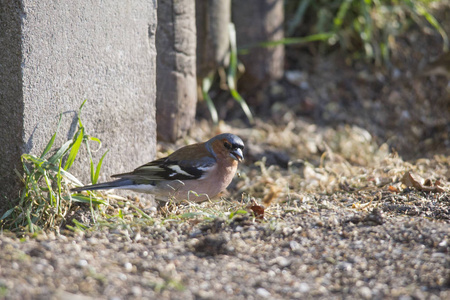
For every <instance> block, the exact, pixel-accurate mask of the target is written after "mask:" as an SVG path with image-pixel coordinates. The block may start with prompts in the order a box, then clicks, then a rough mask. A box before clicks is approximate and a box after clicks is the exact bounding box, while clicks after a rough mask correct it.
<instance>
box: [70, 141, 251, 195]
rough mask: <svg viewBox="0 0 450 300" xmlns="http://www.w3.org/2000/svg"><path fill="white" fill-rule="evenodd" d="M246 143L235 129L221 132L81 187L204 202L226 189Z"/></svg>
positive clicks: (74, 190) (77, 189)
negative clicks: (109, 178)
mask: <svg viewBox="0 0 450 300" xmlns="http://www.w3.org/2000/svg"><path fill="white" fill-rule="evenodd" d="M243 149H244V143H243V142H242V140H241V139H240V138H239V137H238V136H236V135H234V134H231V133H223V134H219V135H217V136H215V137H213V138H212V139H210V140H209V141H207V142H204V143H198V144H193V145H189V146H185V147H183V148H180V149H178V150H177V151H175V152H173V153H172V154H171V155H169V156H167V157H164V158H160V159H158V160H155V161H152V162H149V163H147V164H145V165H143V166H140V167H139V168H137V169H135V170H134V171H133V172H130V173H123V174H116V175H112V177H118V178H120V179H117V180H114V181H110V182H105V183H99V184H94V185H88V186H83V187H77V188H74V189H72V190H71V191H72V192H80V191H86V190H104V189H125V190H132V191H136V192H140V193H149V194H154V195H155V197H156V199H158V200H160V201H168V200H171V199H172V200H175V201H177V200H178V201H181V200H183V199H187V200H189V201H194V202H201V201H204V200H207V199H209V198H213V197H214V196H216V195H217V194H219V193H220V192H221V191H222V190H224V189H225V188H226V187H227V186H228V185H229V184H230V182H231V180H232V179H233V177H234V175H235V174H236V170H237V167H238V162H240V161H242V160H243V159H244V155H243V152H242V150H243Z"/></svg>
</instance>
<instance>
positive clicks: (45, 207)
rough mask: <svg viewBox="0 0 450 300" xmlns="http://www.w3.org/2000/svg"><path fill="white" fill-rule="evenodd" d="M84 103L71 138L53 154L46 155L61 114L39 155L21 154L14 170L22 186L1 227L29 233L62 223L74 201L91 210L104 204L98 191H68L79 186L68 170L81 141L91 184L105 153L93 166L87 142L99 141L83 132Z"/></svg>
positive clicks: (50, 147)
mask: <svg viewBox="0 0 450 300" xmlns="http://www.w3.org/2000/svg"><path fill="white" fill-rule="evenodd" d="M85 103H86V101H84V102H83V103H82V105H81V106H80V108H79V111H78V130H77V131H76V133H75V134H74V137H73V138H72V139H70V140H69V141H67V142H66V143H64V144H63V145H62V146H61V147H60V148H59V149H58V150H57V151H56V152H55V153H54V154H53V155H51V156H49V153H50V151H51V150H52V148H53V144H54V142H55V139H56V135H57V133H58V130H59V127H60V124H61V118H62V115H60V118H59V121H58V126H57V129H56V132H55V133H54V134H53V136H52V137H51V139H50V141H49V142H48V143H47V146H46V147H45V149H44V151H43V152H42V154H41V155H40V156H35V155H32V154H23V155H22V157H21V159H22V166H23V174H21V173H19V172H18V171H16V172H17V174H18V175H19V177H20V178H21V180H22V182H23V189H22V191H21V192H20V198H19V200H18V204H17V205H16V206H14V207H13V208H11V209H9V210H7V211H6V212H5V213H4V214H3V216H2V217H1V219H0V221H1V222H2V223H1V226H2V228H5V229H10V230H13V231H28V232H35V231H40V230H45V229H55V228H58V227H59V226H61V224H62V223H63V220H64V218H65V217H66V215H67V214H68V212H69V211H70V209H71V206H72V203H73V202H81V203H89V204H90V207H91V210H93V207H94V206H96V205H99V204H106V202H105V200H103V199H101V198H100V197H98V196H96V195H98V194H95V193H89V195H88V196H86V195H82V194H75V195H71V193H70V192H69V191H70V187H71V186H73V185H82V183H81V182H80V181H79V180H78V179H77V178H76V177H75V176H73V175H72V174H71V173H69V169H70V167H71V166H72V165H73V163H74V161H75V158H76V156H77V154H78V152H79V150H80V146H81V144H82V143H84V144H85V145H86V149H87V152H88V155H89V160H90V167H91V180H92V182H93V183H95V182H97V180H98V176H99V173H100V169H101V166H102V163H103V159H104V158H105V155H106V153H107V151H106V152H105V154H104V155H103V156H102V157H101V159H100V161H99V163H98V165H97V166H96V167H95V164H94V163H93V160H92V155H91V150H90V148H89V141H94V142H97V143H98V144H99V145H101V142H100V140H99V139H98V138H95V137H92V136H89V135H88V134H86V130H85V127H84V126H83V123H82V122H81V109H82V108H83V106H84V104H85ZM48 156H49V157H48ZM79 227H83V226H82V225H80V226H79Z"/></svg>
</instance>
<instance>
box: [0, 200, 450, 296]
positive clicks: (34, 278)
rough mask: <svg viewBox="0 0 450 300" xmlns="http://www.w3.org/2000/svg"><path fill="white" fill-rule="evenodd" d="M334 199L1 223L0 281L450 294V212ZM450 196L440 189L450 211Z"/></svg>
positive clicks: (96, 292)
mask: <svg viewBox="0 0 450 300" xmlns="http://www.w3.org/2000/svg"><path fill="white" fill-rule="evenodd" d="M349 201H352V200H349ZM335 203H336V201H333V200H332V199H329V198H328V197H325V196H323V197H320V198H319V199H315V200H314V201H311V202H306V203H298V207H299V209H297V210H295V209H292V210H290V211H284V210H283V211H279V212H280V213H281V215H279V216H277V217H271V218H269V219H268V220H266V221H262V222H261V221H258V220H254V219H253V218H251V217H249V216H246V215H242V216H241V215H239V216H236V217H234V219H232V220H231V221H227V220H225V219H222V218H216V219H214V220H212V221H202V222H199V221H198V220H196V219H190V220H187V221H180V220H166V221H164V222H162V223H158V222H157V223H155V224H153V225H144V226H136V227H129V226H123V228H121V227H120V226H119V228H117V226H111V229H110V227H109V226H102V228H101V229H99V230H96V231H87V232H79V233H73V232H71V231H67V232H63V233H62V234H61V235H59V236H55V235H54V234H52V233H50V234H44V235H42V234H41V235H38V236H35V237H27V238H24V239H22V240H19V239H18V238H16V237H15V236H7V235H5V234H3V235H1V236H0V249H1V250H0V252H1V259H0V267H1V268H0V293H1V296H2V297H4V298H5V299H75V298H73V297H75V295H78V297H79V298H78V299H89V298H96V299H97V298H101V299H140V298H146V299H152V298H155V299H156V298H157V299H309V298H318V299H320V298H322V299H325V298H326V299H342V298H354V299H386V298H390V299H450V268H449V266H450V257H449V250H450V244H449V243H450V240H449V234H450V227H449V225H448V219H447V220H441V221H436V220H434V221H433V220H430V218H428V217H424V216H421V215H420V214H417V213H414V216H409V215H408V214H399V213H398V211H393V210H392V208H390V207H389V206H384V208H383V206H379V207H378V208H371V209H369V210H367V211H359V210H355V209H352V208H349V205H348V204H349V203H345V201H343V202H342V203H338V204H335ZM448 204H449V198H448V197H447V198H446V199H441V205H443V209H444V210H445V209H447V213H448ZM406 206H407V207H410V208H412V207H415V206H414V205H409V206H408V205H406ZM346 207H347V208H346ZM350 207H351V206H350ZM407 211H408V209H406V212H407Z"/></svg>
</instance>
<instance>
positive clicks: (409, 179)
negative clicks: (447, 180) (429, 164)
mask: <svg viewBox="0 0 450 300" xmlns="http://www.w3.org/2000/svg"><path fill="white" fill-rule="evenodd" d="M401 182H402V183H403V184H404V185H406V186H407V187H413V188H415V189H416V190H418V191H423V192H438V193H443V192H444V189H443V188H442V187H440V186H438V182H436V184H435V185H434V186H433V183H432V182H431V180H430V179H427V180H423V178H422V177H420V176H419V175H416V174H413V173H411V172H409V171H408V172H406V173H405V175H403V177H402V180H401ZM439 184H440V182H439Z"/></svg>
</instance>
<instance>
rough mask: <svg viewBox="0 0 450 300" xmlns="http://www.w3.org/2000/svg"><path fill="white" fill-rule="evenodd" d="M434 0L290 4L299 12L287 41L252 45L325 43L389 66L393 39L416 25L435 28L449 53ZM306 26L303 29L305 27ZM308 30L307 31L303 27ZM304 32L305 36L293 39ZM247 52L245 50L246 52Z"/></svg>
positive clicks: (291, 18)
mask: <svg viewBox="0 0 450 300" xmlns="http://www.w3.org/2000/svg"><path fill="white" fill-rule="evenodd" d="M437 2H438V1H433V0H405V1H398V0H334V1H325V0H319V1H310V0H303V1H287V2H286V11H287V12H289V11H295V12H294V13H293V14H292V15H290V16H289V17H288V18H289V21H288V22H287V26H286V27H287V29H286V33H287V36H288V37H287V38H285V39H282V40H279V41H273V42H265V43H260V44H258V45H251V46H264V47H268V46H275V45H279V44H284V45H292V44H302V43H308V42H312V41H322V42H325V43H326V45H334V44H339V45H340V46H341V48H343V49H345V50H348V51H352V52H353V53H355V54H356V55H363V56H364V57H366V58H367V59H370V60H374V61H375V63H376V64H382V63H385V64H388V63H389V57H390V51H391V47H390V46H391V44H392V40H393V39H395V37H397V36H399V35H400V34H402V33H404V32H405V31H406V30H407V29H408V28H409V27H410V26H411V24H413V23H416V24H418V25H420V26H422V27H425V26H426V23H428V24H429V25H431V26H432V28H434V30H436V31H437V32H438V33H439V34H440V35H441V37H442V40H443V50H444V51H448V49H449V39H448V36H447V33H446V32H445V31H444V29H443V28H442V26H441V25H440V24H439V22H438V21H437V20H436V18H435V17H434V16H433V15H432V14H431V13H430V7H431V5H432V4H433V3H437ZM305 24H306V26H303V25H305ZM304 27H305V28H306V31H304V30H303V28H304ZM297 32H303V34H305V35H306V36H304V37H292V36H293V35H295V34H296V33H297ZM244 50H245V49H244Z"/></svg>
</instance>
